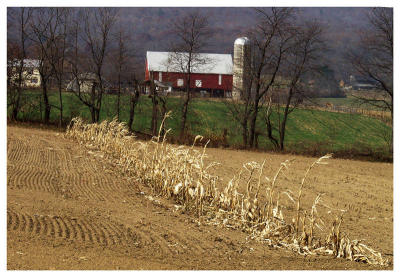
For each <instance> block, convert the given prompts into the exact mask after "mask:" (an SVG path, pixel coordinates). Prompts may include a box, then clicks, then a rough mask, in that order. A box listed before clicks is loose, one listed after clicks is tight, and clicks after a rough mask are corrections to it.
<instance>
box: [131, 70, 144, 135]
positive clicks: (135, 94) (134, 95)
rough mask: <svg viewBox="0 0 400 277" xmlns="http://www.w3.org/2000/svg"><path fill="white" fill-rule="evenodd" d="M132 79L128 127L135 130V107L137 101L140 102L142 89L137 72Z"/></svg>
mask: <svg viewBox="0 0 400 277" xmlns="http://www.w3.org/2000/svg"><path fill="white" fill-rule="evenodd" d="M131 81H132V91H131V92H130V101H129V104H130V105H129V121H128V127H129V131H131V132H133V120H134V119H135V108H136V105H137V103H138V102H139V97H140V92H141V91H140V90H141V89H140V85H139V82H138V80H137V79H136V74H134V75H133V76H132V78H131Z"/></svg>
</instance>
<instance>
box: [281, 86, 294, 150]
mask: <svg viewBox="0 0 400 277" xmlns="http://www.w3.org/2000/svg"><path fill="white" fill-rule="evenodd" d="M292 96H293V92H292V91H289V97H288V99H287V101H286V107H285V111H284V113H283V119H282V122H281V124H280V126H279V150H281V151H283V150H284V148H285V147H284V142H285V133H286V122H287V118H288V115H289V106H290V102H291V101H292Z"/></svg>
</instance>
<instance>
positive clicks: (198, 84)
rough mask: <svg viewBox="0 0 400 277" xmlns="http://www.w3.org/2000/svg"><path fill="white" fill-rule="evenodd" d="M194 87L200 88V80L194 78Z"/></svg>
mask: <svg viewBox="0 0 400 277" xmlns="http://www.w3.org/2000/svg"><path fill="white" fill-rule="evenodd" d="M196 87H198V88H201V80H196Z"/></svg>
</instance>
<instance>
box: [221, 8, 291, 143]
mask: <svg viewBox="0 0 400 277" xmlns="http://www.w3.org/2000/svg"><path fill="white" fill-rule="evenodd" d="M255 13H256V15H257V23H256V24H255V26H254V27H253V28H251V29H250V30H249V31H248V34H247V36H248V37H249V39H250V43H251V46H250V47H251V51H250V52H251V54H250V55H251V57H246V58H247V59H250V60H251V62H250V63H248V64H243V66H244V69H243V70H244V71H246V72H247V74H248V76H249V78H247V79H246V80H245V82H246V84H243V88H239V90H241V91H240V94H241V97H240V100H239V101H237V100H235V99H232V101H230V103H228V107H229V108H230V110H231V113H232V115H233V116H234V119H235V120H237V121H238V122H239V123H240V125H241V127H242V137H243V143H244V146H245V147H247V146H250V147H254V145H255V140H256V133H257V132H256V122H257V117H258V115H259V110H260V106H261V104H262V100H263V99H264V98H265V95H266V94H267V93H268V92H269V91H270V89H271V87H272V86H273V84H274V83H275V79H276V77H277V76H278V73H279V70H280V67H281V63H282V61H283V59H284V56H285V55H286V53H287V52H288V50H289V49H290V48H291V47H292V40H293V38H294V37H295V35H296V30H295V28H294V27H293V26H292V24H291V23H292V18H293V16H294V11H293V9H291V8H263V9H255ZM234 74H235V73H234Z"/></svg>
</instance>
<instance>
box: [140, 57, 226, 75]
mask: <svg viewBox="0 0 400 277" xmlns="http://www.w3.org/2000/svg"><path fill="white" fill-rule="evenodd" d="M195 55H196V60H202V61H205V62H204V63H202V64H196V65H194V66H193V68H192V70H191V72H192V73H200V74H226V75H232V74H233V63H232V55H230V54H209V53H198V54H195ZM177 56H178V57H180V58H181V57H182V60H183V61H184V60H185V59H187V58H188V53H184V52H177V53H175V52H154V51H147V55H146V59H147V66H148V70H149V71H160V72H182V69H181V68H180V67H179V66H178V65H177V62H176V58H174V57H177ZM174 60H175V61H174ZM183 64H184V63H183Z"/></svg>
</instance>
